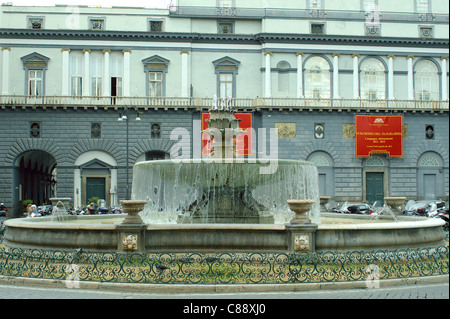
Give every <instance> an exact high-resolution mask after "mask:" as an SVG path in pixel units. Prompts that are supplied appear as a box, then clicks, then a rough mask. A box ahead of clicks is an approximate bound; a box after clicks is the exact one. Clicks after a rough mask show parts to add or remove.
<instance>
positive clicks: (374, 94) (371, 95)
mask: <svg viewBox="0 0 450 319" xmlns="http://www.w3.org/2000/svg"><path fill="white" fill-rule="evenodd" d="M367 97H368V98H369V100H373V101H375V100H376V99H377V91H371V90H369V91H368V92H367Z"/></svg>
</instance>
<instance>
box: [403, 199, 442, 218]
mask: <svg viewBox="0 0 450 319" xmlns="http://www.w3.org/2000/svg"><path fill="white" fill-rule="evenodd" d="M442 208H445V202H444V201H441V200H420V201H417V202H416V201H413V200H410V201H408V203H407V204H406V206H405V208H403V210H402V213H403V214H404V215H408V216H422V217H429V214H430V213H432V212H434V211H437V210H441V209H442Z"/></svg>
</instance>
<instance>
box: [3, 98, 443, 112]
mask: <svg viewBox="0 0 450 319" xmlns="http://www.w3.org/2000/svg"><path fill="white" fill-rule="evenodd" d="M217 104H218V107H219V108H221V107H224V106H227V107H228V106H229V107H232V108H234V109H236V110H239V111H247V112H253V111H262V110H288V111H294V110H296V111H303V110H304V111H314V110H319V111H325V110H326V111H330V112H331V111H338V112H343V111H347V112H369V111H372V112H374V111H375V112H440V113H443V112H448V104H449V103H448V101H422V100H362V99H306V98H253V99H252V98H235V99H231V100H229V101H224V100H221V99H219V100H218V103H217ZM212 105H213V98H200V97H189V98H183V97H158V98H149V97H115V96H107V97H98V96H91V97H84V96H83V97H81V96H26V95H2V96H0V109H7V108H8V109H11V108H12V109H27V108H31V109H37V108H40V109H49V108H51V109H85V110H87V109H94V110H96V109H105V110H110V109H112V110H118V109H122V108H125V107H127V108H136V109H139V110H144V111H145V110H169V109H171V110H186V111H187V110H195V111H207V110H208V109H210V108H211V107H212Z"/></svg>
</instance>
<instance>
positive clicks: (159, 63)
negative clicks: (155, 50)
mask: <svg viewBox="0 0 450 319" xmlns="http://www.w3.org/2000/svg"><path fill="white" fill-rule="evenodd" d="M142 63H143V64H144V69H152V70H161V71H162V70H167V67H168V66H169V63H170V60H168V59H165V58H163V57H161V56H159V55H153V56H151V57H148V58H146V59H143V60H142Z"/></svg>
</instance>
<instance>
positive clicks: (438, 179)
mask: <svg viewBox="0 0 450 319" xmlns="http://www.w3.org/2000/svg"><path fill="white" fill-rule="evenodd" d="M417 167H418V169H417V197H418V198H419V199H422V198H424V199H435V198H442V197H444V196H445V193H444V192H445V174H444V161H443V159H442V157H441V156H440V155H439V154H438V153H435V152H431V151H428V152H424V153H423V154H422V155H421V156H420V157H419V160H418V162H417Z"/></svg>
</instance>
